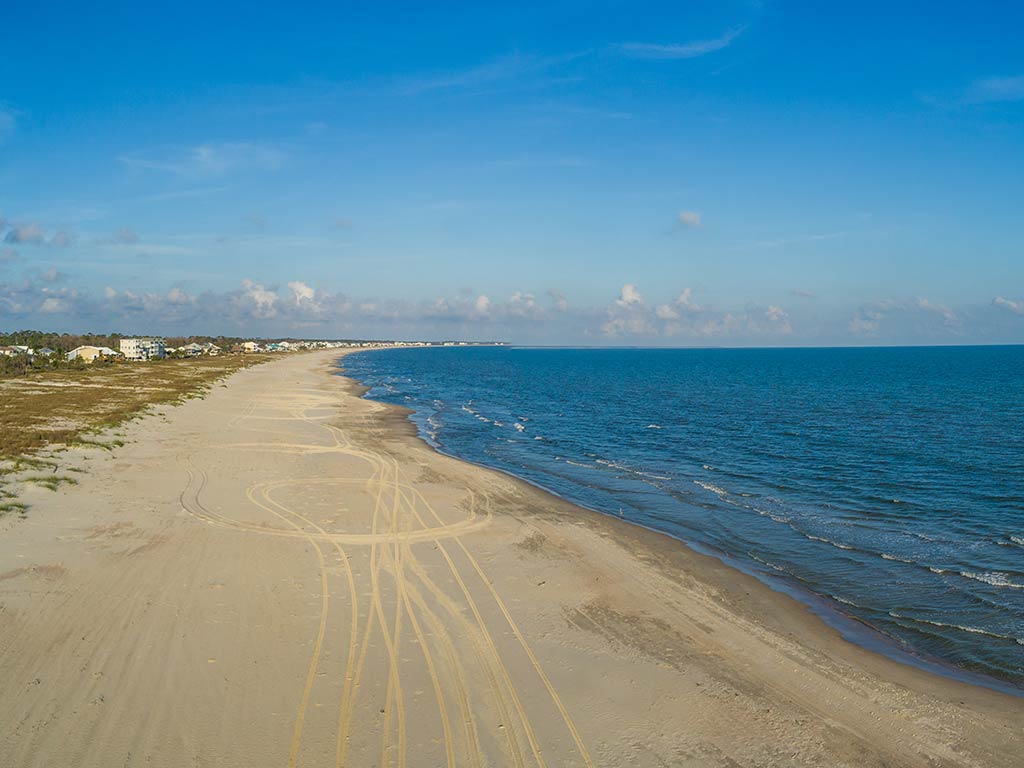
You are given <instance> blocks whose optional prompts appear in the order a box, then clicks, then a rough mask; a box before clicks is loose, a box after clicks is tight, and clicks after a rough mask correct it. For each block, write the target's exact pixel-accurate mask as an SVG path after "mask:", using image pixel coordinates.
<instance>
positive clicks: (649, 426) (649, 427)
mask: <svg viewBox="0 0 1024 768" xmlns="http://www.w3.org/2000/svg"><path fill="white" fill-rule="evenodd" d="M647 428H648V429H661V427H659V426H658V425H657V424H648V425H647Z"/></svg>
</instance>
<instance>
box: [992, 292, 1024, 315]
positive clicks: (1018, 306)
mask: <svg viewBox="0 0 1024 768" xmlns="http://www.w3.org/2000/svg"><path fill="white" fill-rule="evenodd" d="M992 305H993V306H995V307H1002V308H1003V309H1008V310H1010V311H1011V312H1013V314H1015V315H1024V301H1011V300H1010V299H1004V298H1003V297H1002V296H996V297H995V298H994V299H992Z"/></svg>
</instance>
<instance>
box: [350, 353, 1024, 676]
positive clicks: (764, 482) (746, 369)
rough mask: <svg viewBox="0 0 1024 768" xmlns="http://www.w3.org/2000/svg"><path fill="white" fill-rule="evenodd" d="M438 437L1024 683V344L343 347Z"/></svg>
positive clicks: (384, 395)
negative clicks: (367, 350)
mask: <svg viewBox="0 0 1024 768" xmlns="http://www.w3.org/2000/svg"><path fill="white" fill-rule="evenodd" d="M343 365H344V368H345V372H346V374H347V375H351V376H352V377H354V378H355V379H357V380H359V381H361V382H363V383H364V384H366V385H367V386H369V387H370V389H369V392H368V396H369V397H372V398H374V399H378V400H382V401H386V402H390V403H397V404H400V405H404V406H407V407H409V408H412V409H414V411H415V412H414V413H413V415H412V417H411V418H412V420H413V421H414V422H415V423H416V425H417V426H418V428H419V430H420V434H421V435H422V436H423V437H424V438H425V439H426V440H427V441H428V442H430V443H432V444H433V445H434V446H435V447H438V448H440V449H441V450H443V451H445V452H448V453H451V454H453V455H455V456H459V457H463V458H466V459H469V460H472V461H475V462H478V463H482V464H486V465H489V466H492V467H495V468H498V469H501V470H505V471H507V472H510V473H512V474H515V475H518V476H521V477H523V478H524V479H527V480H529V481H531V482H534V483H536V484H538V485H540V486H543V487H544V488H547V489H550V490H551V491H554V492H556V493H558V494H560V495H562V496H564V497H566V498H568V499H570V500H572V501H575V502H578V503H580V504H582V505H585V506H587V507H590V508H592V509H596V510H598V511H601V512H605V513H608V514H613V515H617V516H622V517H624V518H626V519H627V520H631V521H634V522H637V523H640V524H642V525H645V526H648V527H650V528H654V529H657V530H660V531H663V532H665V533H668V534H670V535H672V536H675V537H677V538H679V539H681V540H683V541H686V542H690V543H692V544H694V545H697V546H699V547H703V548H705V549H710V550H713V551H715V552H718V553H722V554H723V555H725V556H727V557H728V558H729V559H731V560H732V561H734V562H738V563H740V564H742V565H743V566H745V567H746V569H748V570H752V571H754V572H755V573H758V574H760V575H763V576H764V577H773V578H774V579H779V578H781V579H783V580H785V582H787V583H789V584H792V585H794V586H795V587H798V589H797V592H798V593H806V594H812V595H816V596H820V598H822V599H824V600H825V601H827V602H828V603H830V604H831V605H833V606H834V607H835V608H836V609H837V610H838V611H841V612H842V613H844V614H846V615H848V616H851V617H854V618H855V619H857V620H859V621H861V622H864V623H866V624H868V625H869V626H871V627H873V628H874V629H876V630H878V631H879V632H881V633H883V634H884V635H885V636H887V637H888V638H891V639H892V641H893V643H895V644H898V645H899V646H901V647H902V648H904V649H906V650H907V651H908V652H910V653H913V654H917V655H920V656H922V657H929V658H934V659H938V660H941V661H944V662H948V663H950V664H953V665H956V666H958V667H960V668H963V669H967V670H971V671H973V672H980V673H982V674H984V675H988V676H992V677H995V678H999V679H1001V680H1003V681H1006V682H1009V683H1011V684H1012V685H1016V686H1024V347H944V348H935V347H931V348H874V349H777V350H753V349H744V350H724V349H705V350H662V349H521V348H508V347H461V348H459V347H456V348H450V347H445V348H431V349H394V350H384V351H374V352H371V353H366V354H358V355H353V356H350V357H347V358H345V359H344V361H343Z"/></svg>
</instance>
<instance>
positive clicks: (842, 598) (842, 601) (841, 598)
mask: <svg viewBox="0 0 1024 768" xmlns="http://www.w3.org/2000/svg"><path fill="white" fill-rule="evenodd" d="M830 597H831V598H832V599H833V600H836V601H838V602H840V603H845V604H846V605H852V606H853V607H854V608H863V607H864V606H863V605H858V604H857V603H855V602H853V600H847V599H846V598H845V597H840V596H839V595H830Z"/></svg>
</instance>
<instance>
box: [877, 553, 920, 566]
mask: <svg viewBox="0 0 1024 768" xmlns="http://www.w3.org/2000/svg"><path fill="white" fill-rule="evenodd" d="M882 559H883V560H895V561H896V562H897V563H910V564H911V565H913V564H914V561H913V560H907V559H906V558H905V557H897V556H896V555H890V554H889V553H888V552H883V553H882Z"/></svg>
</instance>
